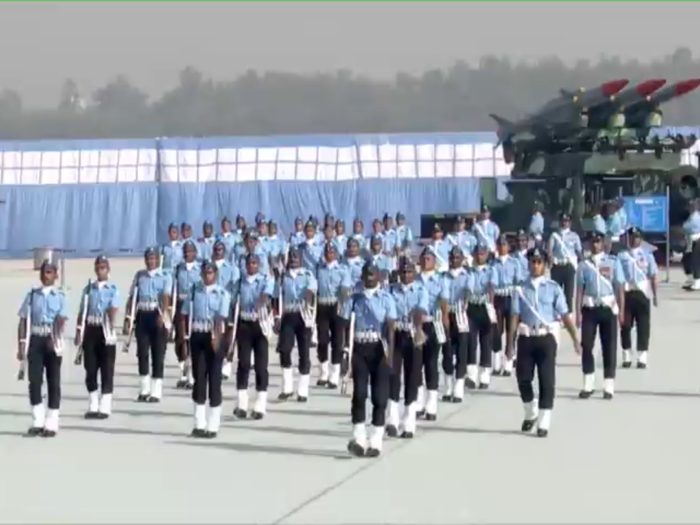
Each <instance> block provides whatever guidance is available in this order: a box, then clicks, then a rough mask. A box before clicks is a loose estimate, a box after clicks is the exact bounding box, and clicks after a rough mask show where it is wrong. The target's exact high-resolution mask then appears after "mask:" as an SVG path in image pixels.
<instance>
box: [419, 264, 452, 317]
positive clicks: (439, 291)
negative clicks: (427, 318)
mask: <svg viewBox="0 0 700 525" xmlns="http://www.w3.org/2000/svg"><path fill="white" fill-rule="evenodd" d="M416 282H418V283H420V284H422V285H423V286H424V287H425V289H426V291H427V292H428V315H435V312H436V311H437V310H438V308H439V302H440V301H447V300H448V299H449V297H450V291H449V289H448V287H447V282H446V281H445V279H443V277H442V275H441V274H439V273H438V272H432V273H430V274H429V273H426V272H422V273H421V274H419V275H418V277H416Z"/></svg>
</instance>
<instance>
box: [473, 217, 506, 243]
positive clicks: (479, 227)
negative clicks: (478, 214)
mask: <svg viewBox="0 0 700 525" xmlns="http://www.w3.org/2000/svg"><path fill="white" fill-rule="evenodd" d="M472 233H473V234H474V236H475V237H476V239H477V241H479V243H483V244H485V245H486V246H488V247H489V250H491V251H495V250H496V239H498V237H499V236H500V235H501V229H500V228H499V227H498V224H496V223H495V222H493V221H492V220H490V219H489V220H487V221H478V222H475V223H474V225H473V226H472Z"/></svg>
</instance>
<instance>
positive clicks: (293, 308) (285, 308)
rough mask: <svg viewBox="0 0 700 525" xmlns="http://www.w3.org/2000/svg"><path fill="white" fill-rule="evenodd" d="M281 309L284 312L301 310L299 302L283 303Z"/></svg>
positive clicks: (289, 312)
mask: <svg viewBox="0 0 700 525" xmlns="http://www.w3.org/2000/svg"><path fill="white" fill-rule="evenodd" d="M282 311H283V312H284V313H285V314H291V313H294V312H301V304H299V303H292V304H285V305H284V306H283V307H282Z"/></svg>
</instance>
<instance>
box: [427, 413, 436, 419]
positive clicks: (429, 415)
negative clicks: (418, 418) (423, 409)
mask: <svg viewBox="0 0 700 525" xmlns="http://www.w3.org/2000/svg"><path fill="white" fill-rule="evenodd" d="M425 420H426V421H437V414H428V413H426V414H425Z"/></svg>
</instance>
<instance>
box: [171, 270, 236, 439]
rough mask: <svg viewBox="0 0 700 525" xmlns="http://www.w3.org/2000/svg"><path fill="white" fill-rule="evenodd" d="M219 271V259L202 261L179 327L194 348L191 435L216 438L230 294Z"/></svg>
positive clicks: (219, 422)
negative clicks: (200, 279) (200, 278)
mask: <svg viewBox="0 0 700 525" xmlns="http://www.w3.org/2000/svg"><path fill="white" fill-rule="evenodd" d="M217 274H218V268H217V265H216V263H214V262H211V261H206V262H204V263H203V264H202V281H201V282H199V283H197V284H196V285H195V286H194V289H193V291H192V294H191V295H190V296H188V297H187V299H185V301H184V302H183V303H182V309H181V315H180V330H181V331H182V332H183V333H186V334H188V337H189V339H190V349H191V352H192V356H191V359H192V370H193V375H194V385H193V388H192V401H194V429H193V430H192V437H200V438H215V437H216V435H217V434H218V432H219V427H220V426H221V402H222V394H221V382H222V378H221V367H222V362H223V358H224V349H223V348H222V344H221V342H222V336H223V335H224V330H225V324H226V320H227V318H228V316H229V310H230V307H231V296H230V295H229V292H228V291H227V290H226V289H225V288H224V287H222V286H220V285H218V284H217V282H216V281H217ZM207 393H208V395H207ZM207 398H209V414H208V415H207V410H206V402H207Z"/></svg>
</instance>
